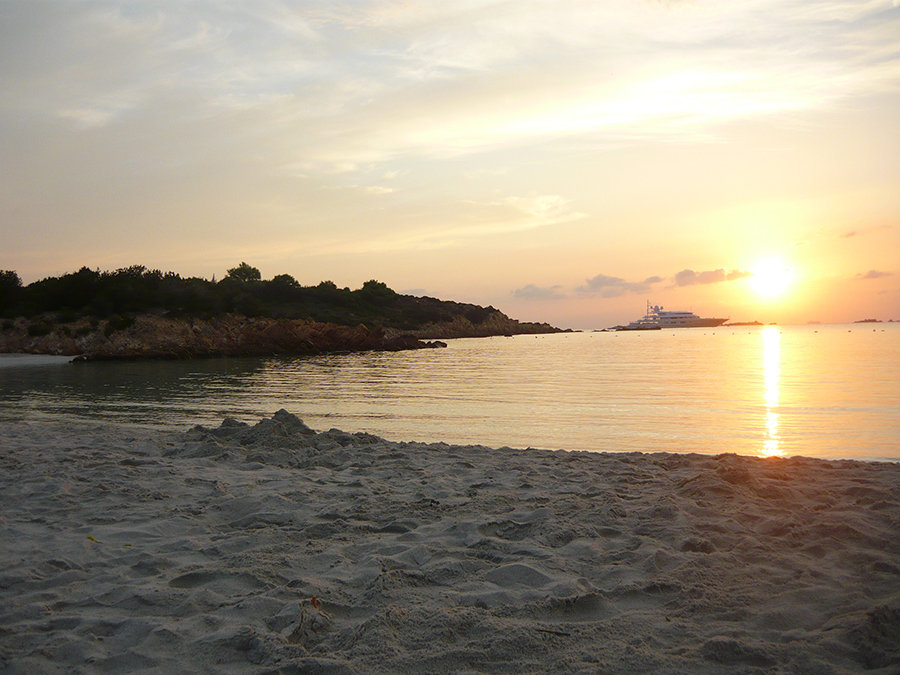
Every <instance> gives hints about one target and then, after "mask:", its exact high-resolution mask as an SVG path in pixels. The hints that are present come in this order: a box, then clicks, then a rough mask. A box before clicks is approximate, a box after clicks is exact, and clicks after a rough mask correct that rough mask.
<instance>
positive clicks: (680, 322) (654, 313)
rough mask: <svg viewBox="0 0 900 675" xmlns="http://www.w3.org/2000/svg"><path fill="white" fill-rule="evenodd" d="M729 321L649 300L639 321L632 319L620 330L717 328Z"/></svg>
mask: <svg viewBox="0 0 900 675" xmlns="http://www.w3.org/2000/svg"><path fill="white" fill-rule="evenodd" d="M726 321H728V319H727V318H725V319H704V318H702V317H699V316H697V315H696V314H694V313H693V312H679V311H669V310H665V309H663V308H662V307H660V306H659V305H651V304H650V301H649V300H648V301H647V313H646V314H645V315H644V316H643V317H642V318H640V319H638V320H637V321H632V322H631V323H630V324H628V325H627V326H622V327H621V328H620V330H661V329H663V328H715V327H716V326H721V325H722V324H723V323H725V322H726Z"/></svg>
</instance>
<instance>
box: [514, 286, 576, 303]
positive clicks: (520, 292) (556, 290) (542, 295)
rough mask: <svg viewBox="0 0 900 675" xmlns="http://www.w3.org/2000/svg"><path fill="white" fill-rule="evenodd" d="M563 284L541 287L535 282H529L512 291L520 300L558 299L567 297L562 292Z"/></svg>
mask: <svg viewBox="0 0 900 675" xmlns="http://www.w3.org/2000/svg"><path fill="white" fill-rule="evenodd" d="M561 289H562V286H558V285H557V286H550V287H548V288H541V287H540V286H535V285H534V284H528V285H527V286H523V287H522V288H517V289H516V290H514V291H513V292H512V295H513V297H514V298H517V299H519V300H558V299H560V298H563V297H565V296H564V295H563V293H561Z"/></svg>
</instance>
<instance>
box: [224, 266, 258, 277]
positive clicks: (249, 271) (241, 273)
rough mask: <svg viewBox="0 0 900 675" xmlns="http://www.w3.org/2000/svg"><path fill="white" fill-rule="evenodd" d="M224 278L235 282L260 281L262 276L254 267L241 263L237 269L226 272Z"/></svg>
mask: <svg viewBox="0 0 900 675" xmlns="http://www.w3.org/2000/svg"><path fill="white" fill-rule="evenodd" d="M225 278H226V279H234V280H235V281H260V280H262V274H260V273H259V270H258V269H256V268H255V267H251V266H250V265H248V264H247V263H245V262H242V263H241V264H240V265H238V266H237V267H233V268H231V269H230V270H228V272H227V274H226V275H225Z"/></svg>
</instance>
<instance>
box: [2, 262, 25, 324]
mask: <svg viewBox="0 0 900 675" xmlns="http://www.w3.org/2000/svg"><path fill="white" fill-rule="evenodd" d="M21 293H22V279H20V278H19V275H18V274H17V273H15V272H13V271H12V270H0V314H7V313H12V309H13V307H14V306H15V305H16V303H17V302H18V300H19V297H20V295H21Z"/></svg>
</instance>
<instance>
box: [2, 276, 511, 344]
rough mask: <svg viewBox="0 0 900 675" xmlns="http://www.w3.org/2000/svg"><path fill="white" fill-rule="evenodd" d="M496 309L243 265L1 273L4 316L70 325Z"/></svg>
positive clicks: (404, 316)
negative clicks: (213, 270)
mask: <svg viewBox="0 0 900 675" xmlns="http://www.w3.org/2000/svg"><path fill="white" fill-rule="evenodd" d="M496 311H497V310H495V309H494V308H493V307H487V308H485V307H480V306H478V305H469V304H463V303H456V302H450V301H442V300H437V299H435V298H428V297H416V296H411V295H401V294H399V293H396V292H395V291H393V290H391V289H390V288H388V286H387V285H386V284H384V283H382V282H380V281H375V280H371V281H367V282H366V283H364V284H363V285H362V287H361V288H358V289H356V290H350V289H349V288H338V286H337V285H336V284H334V283H333V282H331V281H323V282H321V283H319V284H318V285H316V286H303V285H301V284H300V283H298V282H297V280H296V279H294V277H292V276H291V275H289V274H279V275H277V276H275V277H274V278H272V279H270V280H263V279H262V275H261V274H260V271H259V270H258V269H257V268H255V267H253V266H251V265H249V264H247V263H246V262H242V263H240V264H239V265H238V266H236V267H234V268H232V269H229V270H228V271H227V273H226V275H225V277H224V278H222V279H221V280H220V281H218V282H217V281H216V280H215V277H213V279H212V280H207V279H203V278H198V277H186V278H185V277H182V276H180V275H179V274H176V273H174V272H162V271H160V270H158V269H147V268H146V267H144V266H143V265H132V266H130V267H124V268H121V269H117V270H115V271H100V270H99V269H97V270H92V269H89V268H87V267H82V268H81V269H80V270H78V271H77V272H73V273H67V274H63V275H61V276H57V277H47V278H46V279H41V280H40V281H36V282H34V283H31V284H28V285H27V286H26V285H23V283H22V280H21V278H20V277H19V275H18V274H17V273H16V272H14V271H11V270H0V317H3V318H4V319H7V320H10V319H13V318H15V317H28V318H34V317H44V318H48V317H49V318H52V319H53V320H55V321H58V322H71V321H75V320H77V319H80V318H84V317H97V318H101V319H109V318H112V317H128V316H133V315H135V314H142V313H150V312H158V313H164V314H166V315H168V316H185V317H190V316H194V317H203V318H208V317H211V316H215V315H218V314H225V313H233V314H241V315H244V316H247V317H257V316H259V317H268V318H289V319H311V320H314V321H322V322H328V323H335V324H339V325H350V326H353V325H357V324H360V323H364V324H366V325H368V326H370V327H372V326H382V327H385V328H395V329H398V330H415V329H416V328H419V327H421V326H422V325H424V324H427V323H440V322H444V321H450V320H452V319H453V318H454V316H457V315H463V316H465V317H466V318H468V319H469V320H470V321H472V323H475V324H478V323H481V322H482V321H484V319H486V318H487V317H488V316H489V315H490V314H491V313H493V312H496Z"/></svg>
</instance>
